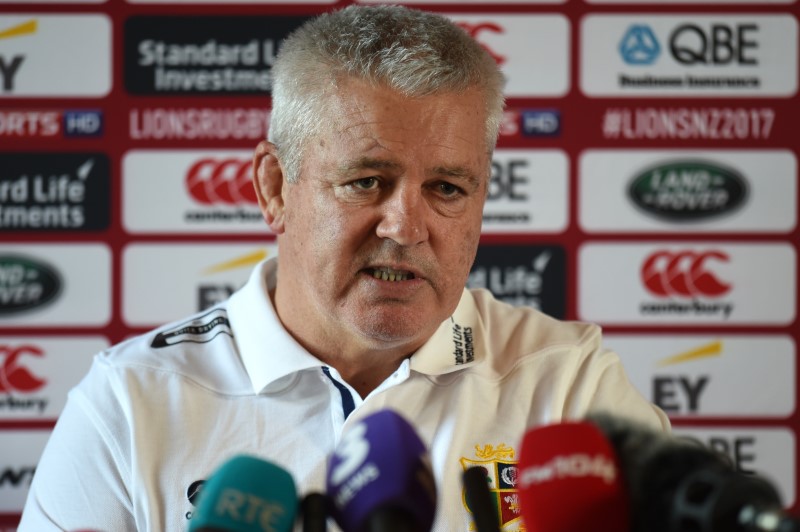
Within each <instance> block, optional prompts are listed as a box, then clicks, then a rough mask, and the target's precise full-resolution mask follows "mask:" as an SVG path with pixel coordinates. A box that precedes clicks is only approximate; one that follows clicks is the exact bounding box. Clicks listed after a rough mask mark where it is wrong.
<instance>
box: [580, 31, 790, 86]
mask: <svg viewBox="0 0 800 532" xmlns="http://www.w3.org/2000/svg"><path fill="white" fill-rule="evenodd" d="M581 31H582V35H583V39H582V55H581V60H582V62H581V68H580V70H581V87H582V88H583V90H584V92H586V93H587V94H589V95H592V96H613V95H626V94H627V95H638V96H665V95H671V96H676V95H685V96H707V97H714V96H719V95H726V96H733V95H737V96H783V97H787V96H791V95H793V94H795V93H796V92H797V56H798V51H797V49H798V41H797V21H796V19H795V18H794V17H792V16H791V15H754V16H739V15H691V16H689V15H687V16H681V15H652V16H649V17H643V16H633V15H589V16H587V17H585V18H584V20H583V22H582V27H581ZM614 36H616V38H614ZM777 58H780V59H777Z"/></svg>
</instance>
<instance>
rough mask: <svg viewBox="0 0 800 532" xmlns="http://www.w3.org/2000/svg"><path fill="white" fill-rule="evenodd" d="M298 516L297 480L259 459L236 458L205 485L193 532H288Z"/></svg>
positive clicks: (198, 504)
mask: <svg viewBox="0 0 800 532" xmlns="http://www.w3.org/2000/svg"><path fill="white" fill-rule="evenodd" d="M296 514H297V489H296V488H295V484H294V479H292V476H291V475H290V474H289V473H288V472H287V471H286V470H284V469H283V468H281V467H278V466H276V465H275V464H272V463H270V462H267V461H265V460H261V459H260V458H256V457H254V456H247V455H238V456H234V457H233V458H231V459H230V460H228V461H227V462H225V463H224V464H223V465H222V466H221V467H220V468H219V469H217V470H216V471H215V472H214V473H213V474H212V475H211V477H210V478H209V479H208V480H207V481H206V482H205V484H203V488H202V490H201V491H200V494H199V499H198V502H197V508H196V510H195V512H194V514H193V515H192V520H191V521H190V522H189V531H190V532H212V531H215V532H222V531H224V532H255V531H259V532H260V531H263V530H270V531H275V532H283V531H286V532H289V531H291V530H292V527H293V526H294V522H295V517H296Z"/></svg>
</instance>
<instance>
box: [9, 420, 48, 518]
mask: <svg viewBox="0 0 800 532" xmlns="http://www.w3.org/2000/svg"><path fill="white" fill-rule="evenodd" d="M49 438H50V431H49V430H5V431H0V449H2V450H3V452H2V453H0V474H1V475H2V479H3V482H2V483H0V514H2V513H19V512H21V511H22V507H23V506H24V505H25V498H26V497H27V496H28V489H29V488H30V486H31V480H33V473H34V471H35V470H36V464H37V463H39V457H40V456H41V455H42V451H44V446H45V445H46V444H47V440H48V439H49Z"/></svg>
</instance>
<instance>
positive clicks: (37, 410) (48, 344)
mask: <svg viewBox="0 0 800 532" xmlns="http://www.w3.org/2000/svg"><path fill="white" fill-rule="evenodd" d="M109 345H110V344H109V342H108V340H106V339H105V338H103V337H100V336H0V363H2V365H1V366H0V421H9V420H55V419H56V418H57V417H58V415H59V414H60V413H61V410H62V409H63V408H64V404H65V403H66V400H67V392H68V391H69V390H70V389H71V388H72V387H73V386H75V385H76V384H78V382H79V381H80V380H81V379H82V378H83V376H84V375H85V374H86V372H87V371H89V366H90V365H91V362H92V358H93V357H94V355H95V354H97V353H99V352H100V351H102V350H103V349H105V348H107V347H108V346H109Z"/></svg>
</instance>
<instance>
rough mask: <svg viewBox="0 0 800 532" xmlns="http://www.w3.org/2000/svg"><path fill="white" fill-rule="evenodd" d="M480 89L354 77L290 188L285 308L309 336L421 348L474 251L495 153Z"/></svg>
mask: <svg viewBox="0 0 800 532" xmlns="http://www.w3.org/2000/svg"><path fill="white" fill-rule="evenodd" d="M484 107H485V106H484V102H483V99H482V97H481V95H480V93H479V92H478V91H474V92H467V93H465V94H461V95H457V94H447V95H437V96H428V97H423V98H416V99H408V98H406V97H403V96H401V95H399V94H397V93H395V92H394V91H392V90H389V89H386V88H382V87H381V88H375V87H370V86H369V85H367V84H366V83H364V82H361V81H357V80H347V81H346V82H345V83H342V84H341V85H340V87H339V91H338V94H337V95H336V96H334V97H333V98H332V99H331V101H330V102H329V105H328V106H327V108H326V112H327V113H328V114H329V116H332V117H334V122H335V125H334V127H333V128H332V130H328V131H323V132H322V134H321V135H319V136H316V137H313V138H312V139H310V141H309V143H308V145H307V147H306V151H305V157H304V159H303V162H302V165H301V169H300V175H299V178H298V181H297V183H294V184H286V183H284V184H283V186H282V192H281V195H282V201H283V212H282V215H283V218H282V220H281V221H280V224H279V225H278V226H275V225H273V229H275V230H276V232H277V233H278V235H279V236H278V243H279V244H278V245H279V248H278V249H279V253H278V255H279V261H280V262H279V269H278V288H277V292H276V306H277V309H278V313H279V316H280V317H281V320H282V321H283V322H284V324H285V325H286V326H287V328H288V329H289V330H290V331H292V332H293V333H294V334H295V336H298V337H299V339H300V340H301V342H302V341H303V340H304V339H307V338H309V336H308V335H309V334H310V335H315V337H314V340H312V341H311V343H312V345H317V346H320V345H326V344H327V345H331V346H332V347H333V345H334V344H335V345H339V344H343V345H342V347H345V348H346V347H347V346H350V347H357V348H369V349H380V348H408V349H410V350H414V349H416V348H418V347H419V346H420V345H421V344H422V343H424V341H425V340H427V339H428V338H429V337H430V335H431V334H432V333H433V332H434V331H435V330H436V328H437V327H438V326H439V325H440V324H441V322H442V321H443V320H445V319H446V318H447V317H449V316H450V314H451V313H452V311H453V310H454V309H455V307H456V305H457V303H458V301H459V299H460V296H461V292H462V290H463V287H464V285H465V283H466V279H467V275H468V273H469V270H470V268H471V265H472V262H473V260H474V258H475V252H476V249H477V246H478V239H479V236H480V226H481V217H482V212H483V204H484V200H485V197H486V186H487V180H488V175H487V172H488V170H489V162H490V154H489V152H488V149H487V146H486V141H485V133H486V129H485V127H486V114H485V110H484Z"/></svg>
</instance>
